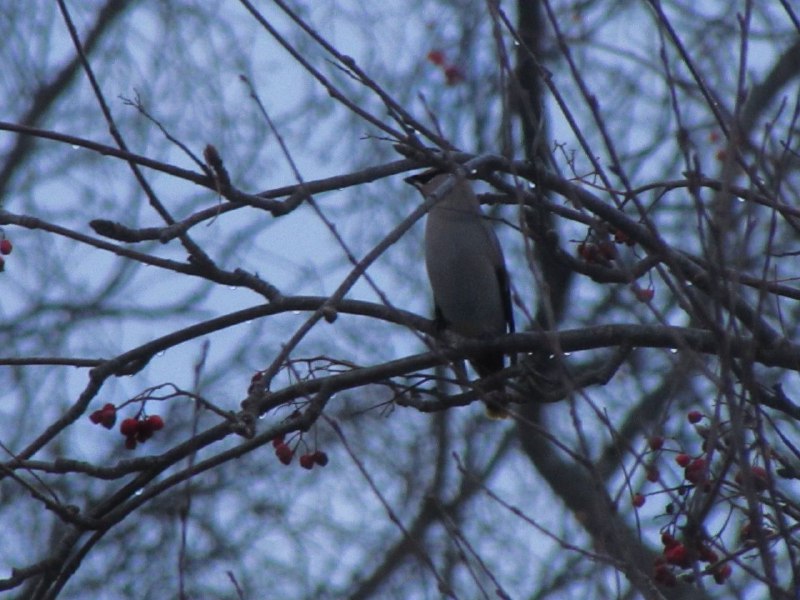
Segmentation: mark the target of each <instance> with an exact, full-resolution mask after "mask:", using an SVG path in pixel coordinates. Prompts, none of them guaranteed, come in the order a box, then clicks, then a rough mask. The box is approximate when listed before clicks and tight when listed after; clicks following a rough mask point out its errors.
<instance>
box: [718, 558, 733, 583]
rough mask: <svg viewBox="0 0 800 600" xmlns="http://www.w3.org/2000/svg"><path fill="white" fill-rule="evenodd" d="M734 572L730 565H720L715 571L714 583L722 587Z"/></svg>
mask: <svg viewBox="0 0 800 600" xmlns="http://www.w3.org/2000/svg"><path fill="white" fill-rule="evenodd" d="M732 572H733V569H732V568H731V566H730V564H728V563H725V564H724V565H719V566H718V567H717V568H716V569H714V581H716V582H717V583H718V584H720V585H722V584H723V583H725V580H726V579H727V578H728V577H730V576H731V573H732Z"/></svg>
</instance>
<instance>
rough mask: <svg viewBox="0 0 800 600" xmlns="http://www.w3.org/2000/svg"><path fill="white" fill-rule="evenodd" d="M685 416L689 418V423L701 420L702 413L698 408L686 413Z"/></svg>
mask: <svg viewBox="0 0 800 600" xmlns="http://www.w3.org/2000/svg"><path fill="white" fill-rule="evenodd" d="M686 418H687V419H688V420H689V423H692V424H694V423H699V422H700V421H702V420H703V413H701V412H700V411H699V410H693V411H690V412H689V414H687V415H686Z"/></svg>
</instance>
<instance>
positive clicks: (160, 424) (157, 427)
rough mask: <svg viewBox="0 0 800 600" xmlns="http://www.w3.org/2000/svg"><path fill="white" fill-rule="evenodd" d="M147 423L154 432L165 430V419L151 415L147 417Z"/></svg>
mask: <svg viewBox="0 0 800 600" xmlns="http://www.w3.org/2000/svg"><path fill="white" fill-rule="evenodd" d="M147 422H148V423H149V424H150V429H152V430H153V431H161V430H162V429H164V419H162V418H161V417H160V416H158V415H150V416H149V417H147Z"/></svg>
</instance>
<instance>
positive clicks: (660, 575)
mask: <svg viewBox="0 0 800 600" xmlns="http://www.w3.org/2000/svg"><path fill="white" fill-rule="evenodd" d="M653 579H654V580H655V582H656V583H657V584H659V585H663V586H665V587H675V586H676V585H678V578H677V577H675V574H674V573H673V572H672V571H670V570H669V569H668V568H667V567H666V565H656V567H655V569H654V571H653Z"/></svg>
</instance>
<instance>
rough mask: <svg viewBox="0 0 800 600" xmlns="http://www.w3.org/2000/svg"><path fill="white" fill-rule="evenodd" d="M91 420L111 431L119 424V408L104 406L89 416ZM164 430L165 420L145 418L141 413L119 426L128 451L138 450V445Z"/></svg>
mask: <svg viewBox="0 0 800 600" xmlns="http://www.w3.org/2000/svg"><path fill="white" fill-rule="evenodd" d="M89 420H90V421H91V422H92V423H94V424H95V425H102V426H103V427H105V428H106V429H111V428H112V427H114V423H116V422H117V407H116V406H114V405H113V404H111V403H108V404H104V405H103V408H101V409H98V410H96V411H94V412H93V413H92V414H91V415H89ZM163 428H164V419H162V418H161V417H159V416H158V415H150V416H147V417H144V416H142V415H141V413H140V414H139V415H138V416H137V417H136V418H128V419H124V420H123V421H122V423H120V424H119V431H120V433H121V434H122V435H124V436H125V447H126V448H127V449H128V450H133V449H134V448H136V444H137V443H140V444H141V443H143V442H146V441H147V440H149V439H150V438H151V437H153V434H154V433H155V432H156V431H159V430H160V429H163Z"/></svg>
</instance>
